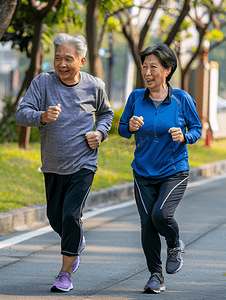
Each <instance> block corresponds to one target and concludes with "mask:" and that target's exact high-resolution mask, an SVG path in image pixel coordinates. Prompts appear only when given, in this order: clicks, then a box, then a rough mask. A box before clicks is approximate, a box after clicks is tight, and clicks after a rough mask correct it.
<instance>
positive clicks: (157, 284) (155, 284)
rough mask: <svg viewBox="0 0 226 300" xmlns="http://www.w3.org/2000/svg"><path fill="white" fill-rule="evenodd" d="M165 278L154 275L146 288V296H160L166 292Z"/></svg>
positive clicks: (160, 275)
mask: <svg viewBox="0 0 226 300" xmlns="http://www.w3.org/2000/svg"><path fill="white" fill-rule="evenodd" d="M165 289H166V287H165V285H164V277H163V275H162V274H159V273H153V274H152V275H151V277H150V278H149V280H148V282H147V283H146V285H145V287H144V293H146V294H159V293H160V292H163V291H165Z"/></svg>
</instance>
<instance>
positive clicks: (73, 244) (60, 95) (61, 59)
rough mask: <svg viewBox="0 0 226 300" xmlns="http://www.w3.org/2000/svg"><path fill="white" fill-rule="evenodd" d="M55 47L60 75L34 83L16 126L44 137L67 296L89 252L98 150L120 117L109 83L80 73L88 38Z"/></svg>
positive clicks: (50, 206) (59, 285)
mask: <svg viewBox="0 0 226 300" xmlns="http://www.w3.org/2000/svg"><path fill="white" fill-rule="evenodd" d="M53 44H54V49H55V55H54V68H55V71H51V72H48V73H42V74H40V75H38V76H37V77H36V78H35V79H34V80H33V81H32V82H31V85H30V87H29V89H28V91H27V93H26V95H25V96H24V98H23V100H22V102H21V104H20V106H19V109H18V111H17V113H16V120H17V123H18V124H19V125H21V126H27V127H28V126H37V127H38V128H39V131H40V137H41V159H42V168H41V169H42V172H43V173H44V177H45V187H46V199H47V216H48V219H49V222H50V225H51V226H52V228H53V229H54V230H55V231H56V232H57V233H58V234H59V236H60V237H61V254H62V268H61V270H60V272H59V275H58V277H57V280H56V282H55V283H54V284H53V285H52V287H51V291H53V292H57V291H65V292H66V291H70V290H71V289H73V284H72V282H71V273H74V272H75V271H76V270H77V269H78V266H79V254H80V253H81V251H82V250H83V249H84V247H85V239H84V237H83V230H82V221H81V217H82V210H83V208H84V205H85V201H86V199H87V196H88V194H89V191H90V189H91V185H92V181H93V177H94V173H95V172H96V170H97V155H98V150H97V148H98V147H99V146H100V144H101V142H102V141H104V140H105V139H106V137H107V132H108V130H109V129H110V127H111V123H112V119H113V114H114V113H113V110H112V109H111V107H110V104H109V100H108V97H107V95H106V92H105V85H104V83H103V81H101V80H100V79H99V78H96V77H94V76H91V75H89V74H88V73H85V72H81V71H80V68H81V67H82V66H83V65H84V64H85V62H86V57H85V56H86V51H87V45H86V40H85V39H84V37H83V36H82V35H80V34H77V35H75V36H70V35H68V34H63V33H60V34H58V35H57V36H56V38H55V39H54V41H53ZM95 118H96V121H95ZM95 126H96V128H95ZM94 128H95V131H94Z"/></svg>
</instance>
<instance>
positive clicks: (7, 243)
mask: <svg viewBox="0 0 226 300" xmlns="http://www.w3.org/2000/svg"><path fill="white" fill-rule="evenodd" d="M134 203H135V201H134V200H131V201H125V202H122V203H119V204H115V205H111V206H107V207H103V208H96V209H94V210H92V211H87V212H85V213H84V214H83V217H82V218H83V219H84V220H85V219H89V218H93V217H95V216H97V215H99V214H102V213H104V212H107V211H111V210H114V209H119V208H124V207H128V206H131V205H133V204H134ZM51 231H53V229H52V227H51V226H46V227H43V228H40V229H37V230H33V231H30V232H27V233H23V234H20V235H17V236H15V237H12V238H10V239H6V240H3V241H1V242H0V249H2V248H5V247H10V246H13V245H16V244H19V243H21V242H24V241H26V240H29V239H32V238H34V237H36V236H39V235H43V234H46V233H49V232H51Z"/></svg>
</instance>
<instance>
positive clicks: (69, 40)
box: [53, 33, 87, 58]
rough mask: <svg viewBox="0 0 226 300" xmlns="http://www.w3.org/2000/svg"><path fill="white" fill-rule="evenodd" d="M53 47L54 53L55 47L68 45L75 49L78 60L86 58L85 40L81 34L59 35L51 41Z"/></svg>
mask: <svg viewBox="0 0 226 300" xmlns="http://www.w3.org/2000/svg"><path fill="white" fill-rule="evenodd" d="M53 45H54V50H55V52H56V48H57V46H62V45H70V46H73V47H75V48H76V52H77V54H78V56H79V58H82V57H85V56H86V51H87V43H86V39H85V38H84V37H83V36H82V35H81V34H76V35H74V36H71V35H69V34H66V33H59V34H57V36H56V37H55V39H54V41H53Z"/></svg>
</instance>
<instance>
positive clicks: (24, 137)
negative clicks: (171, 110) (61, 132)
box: [19, 19, 44, 150]
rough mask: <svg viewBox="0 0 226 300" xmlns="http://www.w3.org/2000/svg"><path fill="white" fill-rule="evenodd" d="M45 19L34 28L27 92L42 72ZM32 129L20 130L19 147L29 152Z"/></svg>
mask: <svg viewBox="0 0 226 300" xmlns="http://www.w3.org/2000/svg"><path fill="white" fill-rule="evenodd" d="M43 23H44V19H42V20H41V21H40V22H36V24H35V28H34V36H33V39H32V45H33V46H32V52H31V61H30V67H29V69H28V71H27V72H26V77H27V78H25V82H26V84H25V85H24V89H25V90H27V89H28V87H29V85H30V83H31V81H32V79H33V78H35V77H36V76H37V75H38V74H39V73H40V71H41V57H42V48H41V38H42V26H43ZM30 130H31V129H30V127H23V126H20V128H19V147H20V148H24V149H26V150H28V148H29V137H30Z"/></svg>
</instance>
